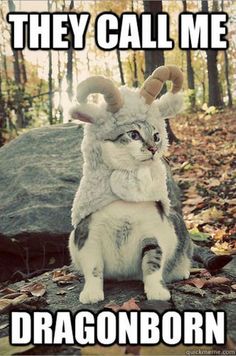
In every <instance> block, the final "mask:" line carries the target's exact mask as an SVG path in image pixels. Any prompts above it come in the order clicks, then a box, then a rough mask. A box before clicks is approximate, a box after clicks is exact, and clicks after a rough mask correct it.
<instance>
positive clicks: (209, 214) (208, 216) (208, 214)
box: [198, 206, 224, 223]
mask: <svg viewBox="0 0 236 356" xmlns="http://www.w3.org/2000/svg"><path fill="white" fill-rule="evenodd" d="M198 216H199V218H200V219H201V220H203V221H204V222H205V223H206V222H209V221H216V220H218V219H221V218H222V217H223V216H224V214H223V212H222V211H220V210H218V209H217V208H216V207H215V206H213V207H212V208H209V209H206V210H204V211H203V212H202V213H200V214H199V215H198Z"/></svg>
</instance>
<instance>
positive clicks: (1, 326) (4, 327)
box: [0, 323, 9, 330]
mask: <svg viewBox="0 0 236 356" xmlns="http://www.w3.org/2000/svg"><path fill="white" fill-rule="evenodd" d="M8 326H9V323H6V324H2V325H0V330H3V329H6V328H7V327H8Z"/></svg>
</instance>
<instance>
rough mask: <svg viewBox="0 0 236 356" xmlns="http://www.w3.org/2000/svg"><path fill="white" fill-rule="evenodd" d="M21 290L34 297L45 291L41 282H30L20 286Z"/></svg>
mask: <svg viewBox="0 0 236 356" xmlns="http://www.w3.org/2000/svg"><path fill="white" fill-rule="evenodd" d="M21 292H26V293H30V294H31V295H33V296H34V297H42V296H43V295H44V294H45V293H46V286H45V285H44V284H43V283H41V282H35V283H30V284H27V285H26V286H24V287H23V288H21Z"/></svg>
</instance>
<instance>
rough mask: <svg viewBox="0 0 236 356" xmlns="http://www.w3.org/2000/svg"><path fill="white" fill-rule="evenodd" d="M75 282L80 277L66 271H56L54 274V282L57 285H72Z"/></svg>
mask: <svg viewBox="0 0 236 356" xmlns="http://www.w3.org/2000/svg"><path fill="white" fill-rule="evenodd" d="M74 280H78V277H77V276H76V275H75V274H73V273H69V272H68V271H67V270H65V269H63V270H58V271H54V272H53V274H52V281H53V282H55V283H59V284H68V283H72V282H73V281H74Z"/></svg>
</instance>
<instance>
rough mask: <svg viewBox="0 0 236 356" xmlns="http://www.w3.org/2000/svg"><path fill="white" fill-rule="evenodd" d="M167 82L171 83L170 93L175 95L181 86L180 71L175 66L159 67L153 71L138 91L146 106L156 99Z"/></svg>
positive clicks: (181, 77)
mask: <svg viewBox="0 0 236 356" xmlns="http://www.w3.org/2000/svg"><path fill="white" fill-rule="evenodd" d="M167 80H171V81H172V83H173V85H172V88H171V92H172V93H173V94H175V93H177V92H178V91H180V90H181V88H182V84H183V73H182V71H181V70H180V69H179V68H178V67H176V66H161V67H158V68H157V69H155V70H154V72H153V73H152V74H151V75H150V76H149V77H148V78H147V79H146V80H145V82H144V83H143V85H142V87H141V89H140V95H141V96H143V97H144V98H145V100H146V104H148V105H150V104H151V103H152V102H153V101H154V100H155V99H156V97H157V95H158V94H159V93H160V91H161V89H162V87H163V85H164V83H165V82H166V81H167Z"/></svg>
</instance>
